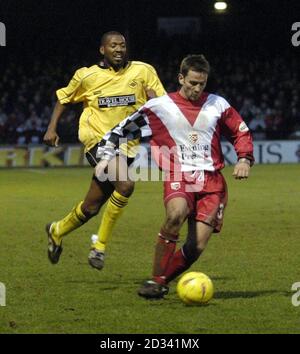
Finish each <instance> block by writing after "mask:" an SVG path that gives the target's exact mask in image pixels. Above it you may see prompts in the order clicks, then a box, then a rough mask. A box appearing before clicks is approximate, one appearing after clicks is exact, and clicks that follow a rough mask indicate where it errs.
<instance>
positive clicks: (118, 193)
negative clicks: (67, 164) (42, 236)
mask: <svg viewBox="0 0 300 354" xmlns="http://www.w3.org/2000/svg"><path fill="white" fill-rule="evenodd" d="M100 53H101V54H102V56H103V60H102V61H101V62H100V64H99V65H93V66H91V67H89V68H87V67H83V68H80V69H79V70H77V71H76V72H75V74H74V76H73V78H72V79H71V81H70V82H69V84H68V86H67V87H64V88H61V89H59V90H57V92H56V94H57V98H58V101H57V103H56V105H55V107H54V111H53V113H52V117H51V120H50V123H49V126H48V129H47V132H46V134H45V136H44V142H45V143H46V144H47V145H50V146H57V145H58V142H59V136H58V135H57V132H56V128H57V123H58V121H59V119H60V117H61V115H62V113H63V112H64V111H65V109H66V105H67V104H69V103H77V102H82V103H83V112H82V114H81V117H80V121H79V133H78V135H79V140H80V141H81V142H82V143H83V144H84V146H85V154H86V157H87V159H88V161H89V163H90V165H91V166H93V167H95V166H96V164H97V162H98V161H97V157H96V151H97V144H98V142H99V141H100V140H101V139H102V137H103V136H104V135H105V134H106V133H107V132H108V131H109V130H111V129H112V128H113V127H114V126H115V125H116V124H118V123H119V122H121V120H122V119H124V118H125V117H127V116H128V115H130V114H132V113H133V112H134V111H136V110H137V109H138V108H139V107H140V106H142V105H143V104H144V103H145V102H146V101H147V99H149V98H153V97H156V96H162V95H163V94H165V90H164V88H163V86H162V84H161V82H160V80H159V78H158V76H157V74H156V71H155V69H154V68H153V67H152V66H151V65H149V64H146V63H143V62H139V61H128V60H127V49H126V40H125V38H124V36H123V35H122V34H121V33H119V32H115V31H111V32H107V33H105V34H104V35H103V36H102V38H101V45H100ZM137 143H138V141H135V142H134V145H136V144H137ZM126 150H127V149H126ZM134 157H135V154H134V152H133V153H131V154H130V152H128V151H127V157H124V155H119V156H117V157H116V159H115V160H114V161H111V163H112V164H114V165H115V166H116V169H120V168H122V165H123V166H124V167H126V168H127V165H124V164H130V163H132V162H133V160H134ZM117 175H118V173H117ZM133 189H134V182H132V181H129V180H128V181H118V180H116V181H115V182H111V181H105V182H99V181H98V180H97V178H96V177H95V176H93V178H92V181H91V184H90V188H89V191H88V192H87V194H86V196H85V199H84V200H83V201H81V202H79V203H78V204H77V205H75V206H74V208H73V209H72V211H71V212H70V213H69V214H68V215H66V216H65V217H64V218H63V219H61V220H59V221H54V222H52V223H49V224H48V225H47V226H46V231H47V236H48V258H49V260H50V262H51V263H53V264H56V263H57V262H58V261H59V257H60V255H61V252H62V238H63V236H65V235H67V234H68V233H69V232H71V231H73V230H75V229H77V228H78V227H80V226H81V225H83V224H84V223H85V222H86V221H88V220H89V219H90V218H91V217H93V216H95V215H97V214H98V212H99V210H100V208H101V207H102V205H103V204H105V202H106V201H107V200H108V203H107V206H106V209H105V211H104V214H103V217H102V221H101V225H100V228H99V230H98V240H97V241H96V243H94V244H93V245H92V249H91V252H90V254H89V263H90V265H91V266H92V267H94V268H97V269H102V268H103V265H104V254H105V246H106V244H107V239H108V237H109V236H110V234H111V232H112V229H113V226H114V225H115V223H116V221H117V219H118V218H119V217H120V215H121V213H122V211H123V208H124V206H126V205H127V203H128V198H129V197H130V195H131V194H132V192H133Z"/></svg>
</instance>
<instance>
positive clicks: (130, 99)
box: [98, 94, 136, 108]
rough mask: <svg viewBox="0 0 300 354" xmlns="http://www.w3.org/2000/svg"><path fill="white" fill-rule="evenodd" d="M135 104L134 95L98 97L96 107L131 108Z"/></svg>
mask: <svg viewBox="0 0 300 354" xmlns="http://www.w3.org/2000/svg"><path fill="white" fill-rule="evenodd" d="M135 103H136V99H135V95H134V94H133V95H122V96H109V97H99V98H98V106H99V107H100V108H103V107H119V106H132V105H134V104H135Z"/></svg>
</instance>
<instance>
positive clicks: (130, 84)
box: [129, 80, 137, 88]
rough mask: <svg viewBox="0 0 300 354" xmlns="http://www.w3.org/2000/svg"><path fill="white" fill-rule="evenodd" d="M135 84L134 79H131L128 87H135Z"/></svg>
mask: <svg viewBox="0 0 300 354" xmlns="http://www.w3.org/2000/svg"><path fill="white" fill-rule="evenodd" d="M136 86H137V82H136V81H135V80H132V81H131V82H130V83H129V87H131V88H135V87H136Z"/></svg>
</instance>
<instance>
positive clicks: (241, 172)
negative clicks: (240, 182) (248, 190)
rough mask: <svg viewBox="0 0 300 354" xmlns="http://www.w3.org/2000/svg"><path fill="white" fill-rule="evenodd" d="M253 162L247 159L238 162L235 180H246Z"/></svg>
mask: <svg viewBox="0 0 300 354" xmlns="http://www.w3.org/2000/svg"><path fill="white" fill-rule="evenodd" d="M250 164H251V161H250V160H248V159H246V158H241V159H239V160H238V162H237V164H236V165H235V166H234V170H233V174H232V175H233V176H234V177H235V179H245V178H248V177H249V173H250Z"/></svg>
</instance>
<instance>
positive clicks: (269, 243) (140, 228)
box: [0, 165, 300, 334]
mask: <svg viewBox="0 0 300 354" xmlns="http://www.w3.org/2000/svg"><path fill="white" fill-rule="evenodd" d="M231 173H232V167H229V168H226V169H225V170H224V174H225V176H226V178H227V182H228V187H229V204H228V207H227V209H226V214H225V223H224V227H223V230H222V233H221V234H220V235H218V236H214V237H213V238H212V239H211V241H210V243H209V245H208V248H207V250H206V251H205V253H204V254H203V255H202V257H201V258H200V260H199V261H198V262H197V263H196V264H195V265H194V266H193V267H192V270H198V271H202V272H204V273H206V274H208V275H209V276H210V277H211V278H212V280H213V283H214V286H215V295H214V298H213V299H212V300H211V302H210V303H209V304H208V305H206V306H186V305H184V304H183V303H181V302H180V300H179V299H178V297H177V295H176V292H175V288H176V283H175V282H173V283H172V286H171V291H170V294H169V295H168V296H167V297H166V299H164V300H159V301H146V300H144V299H142V298H139V297H138V296H137V294H136V290H137V288H138V287H139V285H140V283H141V282H142V281H143V280H144V279H146V278H148V277H149V275H150V273H151V266H152V257H153V250H154V244H155V239H156V234H157V232H158V230H159V228H160V224H161V222H162V220H163V217H164V209H163V204H162V185H161V183H150V182H139V183H137V185H136V191H135V193H134V195H133V197H132V198H131V200H130V203H129V206H128V207H127V209H126V211H125V215H124V216H123V217H122V218H121V220H120V221H119V223H118V225H117V227H116V229H115V231H114V235H113V239H112V240H111V242H110V244H109V246H108V249H107V259H106V265H105V268H104V269H103V271H101V272H99V271H96V270H93V269H91V268H90V267H89V266H88V264H87V255H88V252H89V245H90V236H91V234H92V233H94V232H95V231H96V230H97V227H98V224H99V220H100V218H99V217H96V218H94V219H93V220H91V221H90V222H89V223H88V224H86V225H84V226H83V227H82V228H81V229H78V230H76V231H75V232H74V233H73V234H71V235H69V236H67V238H66V239H65V240H64V252H63V255H62V258H61V261H60V263H59V264H58V265H56V266H53V265H51V264H49V262H48V260H47V256H46V244H47V242H46V236H45V233H44V225H45V224H46V223H47V222H49V221H52V220H55V219H57V218H60V217H62V216H64V215H65V214H66V212H68V211H69V210H70V209H71V208H72V207H73V205H74V204H75V202H77V201H79V200H80V198H83V197H84V194H85V192H86V190H87V188H88V185H89V181H90V175H91V170H90V169H88V168H86V169H52V170H0V196H1V197H0V198H1V203H0V282H3V283H5V285H6V288H7V294H6V296H7V304H6V306H5V307H3V306H2V307H0V333H106V334H107V333H189V334H194V333H300V307H294V306H292V304H291V296H292V294H293V293H292V292H291V286H292V284H293V283H294V282H298V281H300V273H299V250H300V237H299V236H300V231H299V230H300V217H299V214H300V208H299V200H300V167H299V165H264V166H262V165H257V166H255V167H254V168H253V169H252V171H251V178H250V179H249V180H248V181H236V180H234V179H233V178H232V177H231ZM184 235H185V229H183V230H182V233H181V239H182V240H183V239H184Z"/></svg>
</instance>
